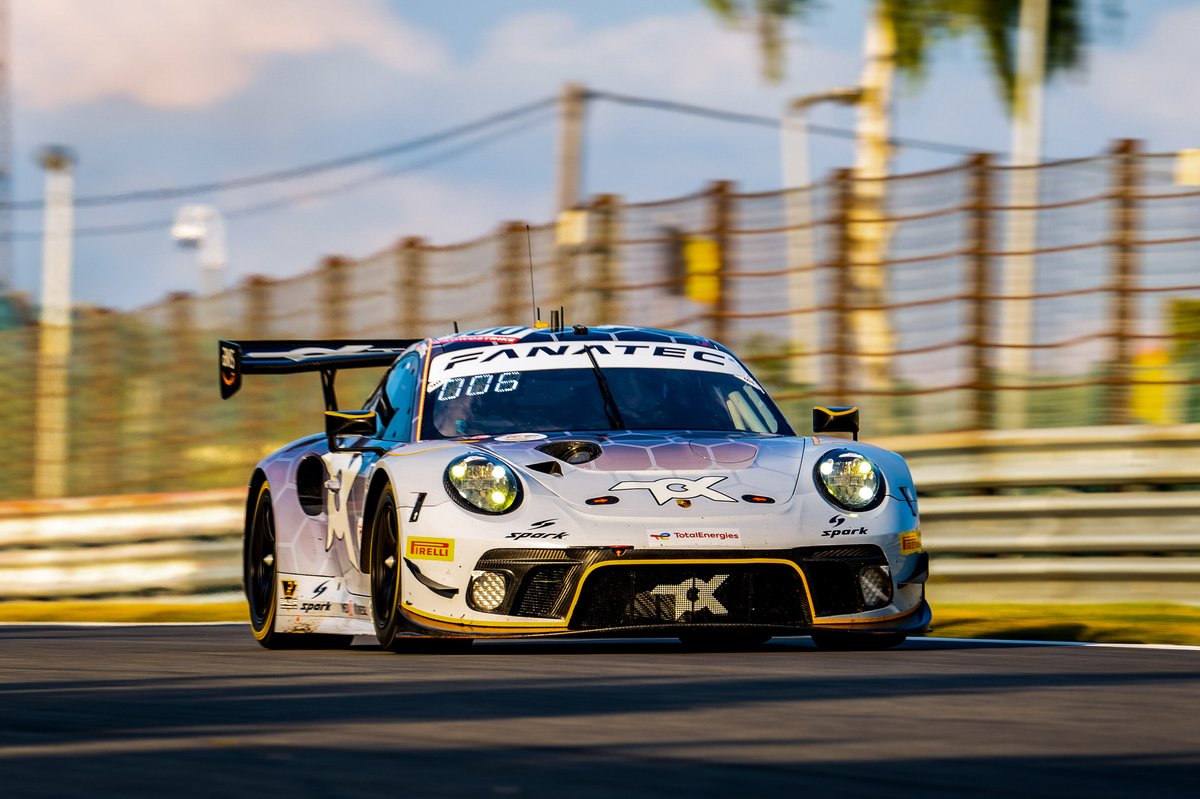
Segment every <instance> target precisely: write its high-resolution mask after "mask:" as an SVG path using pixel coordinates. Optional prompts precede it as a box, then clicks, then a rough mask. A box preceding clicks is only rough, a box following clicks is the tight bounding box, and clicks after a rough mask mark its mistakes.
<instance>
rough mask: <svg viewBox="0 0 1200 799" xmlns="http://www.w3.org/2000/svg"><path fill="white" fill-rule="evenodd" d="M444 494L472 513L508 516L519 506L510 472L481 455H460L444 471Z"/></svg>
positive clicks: (518, 492) (517, 489)
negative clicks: (507, 514)
mask: <svg viewBox="0 0 1200 799" xmlns="http://www.w3.org/2000/svg"><path fill="white" fill-rule="evenodd" d="M446 493H447V494H449V495H450V498H451V499H453V500H454V501H455V502H457V503H458V504H459V505H462V506H463V507H464V508H466V509H467V510H471V511H475V512H476V513H497V514H498V513H508V512H509V511H510V510H512V509H514V508H516V507H517V505H520V504H521V482H520V481H519V480H518V479H517V476H516V475H515V474H513V470H512V469H510V468H508V466H507V465H506V464H505V463H503V462H502V461H500V460H499V459H497V458H494V457H492V456H491V455H485V454H483V453H471V454H470V455H460V456H459V457H457V458H455V459H454V460H452V461H450V465H449V466H447V467H446Z"/></svg>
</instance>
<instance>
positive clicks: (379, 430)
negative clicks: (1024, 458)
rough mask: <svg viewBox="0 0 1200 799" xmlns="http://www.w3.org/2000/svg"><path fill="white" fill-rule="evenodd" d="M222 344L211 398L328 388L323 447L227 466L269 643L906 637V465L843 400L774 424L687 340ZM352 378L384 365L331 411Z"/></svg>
mask: <svg viewBox="0 0 1200 799" xmlns="http://www.w3.org/2000/svg"><path fill="white" fill-rule="evenodd" d="M219 346H220V382H221V393H222V396H223V397H225V398H228V397H230V396H232V395H233V394H234V393H235V392H236V391H237V390H238V388H239V387H240V385H241V381H242V376H243V375H245V374H253V373H271V372H298V371H317V372H320V374H321V378H322V384H323V386H324V389H325V403H326V408H327V409H328V410H327V411H326V414H325V432H324V433H323V434H318V435H313V436H309V437H307V438H303V439H300V440H298V441H295V442H293V443H291V444H288V445H287V446H285V447H283V448H282V449H280V450H278V451H277V452H275V453H273V454H272V455H270V456H268V457H266V458H265V459H263V461H262V462H261V463H259V464H258V466H257V467H256V468H255V469H254V472H253V474H252V475H251V477H250V483H249V494H248V497H247V503H246V527H245V547H244V552H245V564H244V566H245V572H244V577H245V580H244V584H245V591H246V598H247V600H248V601H249V606H250V620H251V627H252V629H253V632H254V636H255V638H256V639H257V640H258V641H259V642H260V643H261V644H262V645H263V646H266V647H268V648H281V647H289V646H340V645H348V644H349V643H350V640H351V637H352V636H354V635H364V634H374V635H376V636H377V637H378V639H379V642H380V643H381V644H382V645H383V646H384V647H387V648H391V649H401V648H403V647H405V646H408V645H409V644H408V643H406V642H408V641H410V640H420V641H426V642H430V641H434V642H437V641H439V640H440V641H443V642H447V641H457V642H460V643H463V642H469V641H471V640H472V639H482V638H508V637H530V636H568V635H573V636H611V635H618V636H622V637H628V636H653V637H663V636H673V637H678V638H680V639H682V640H683V641H685V642H689V643H694V644H699V645H705V646H752V645H756V644H758V643H761V642H764V641H766V640H767V639H768V638H770V637H771V636H773V635H810V636H812V638H813V640H814V641H815V642H816V643H817V645H819V646H822V647H829V648H884V647H890V646H895V645H896V644H898V643H900V642H902V641H903V640H904V639H905V637H906V636H908V635H912V634H916V633H920V632H923V631H925V630H926V629H927V628H928V626H929V622H930V611H929V606H928V604H926V602H925V591H924V583H925V580H926V578H927V576H928V558H927V556H926V554H925V553H924V552H923V551H922V548H921V534H920V530H919V521H918V515H917V497H916V491H915V488H914V486H913V480H912V476H911V474H910V473H909V470H908V466H907V465H906V464H905V462H904V460H903V459H902V458H901V457H900V456H899V455H897V454H895V453H893V452H890V451H887V450H884V449H880V448H878V447H874V446H871V445H869V444H865V443H862V442H859V441H857V433H858V411H857V410H856V409H853V408H817V409H814V413H813V417H814V433H815V434H814V435H812V436H799V435H796V434H795V433H794V432H793V431H792V429H791V427H790V426H789V425H788V422H787V420H786V419H784V417H783V415H782V414H781V413H780V411H779V409H778V408H777V407H776V406H775V404H774V402H772V400H771V398H770V397H769V396H768V395H767V394H766V393H765V392H764V391H763V389H762V387H761V386H760V385H759V383H758V381H757V380H755V378H754V377H753V376H752V375H751V374H750V372H749V371H748V370H747V369H746V367H745V366H744V365H743V364H742V363H741V362H740V361H739V360H738V359H737V358H736V357H735V356H734V355H733V354H732V353H731V352H730V351H729V350H727V349H725V348H724V347H722V346H721V345H720V344H717V343H715V342H713V341H710V340H708V339H705V338H702V337H699V336H692V335H687V334H682V333H674V332H668V331H662V330H653V329H647V328H635V327H621V326H601V327H592V328H587V327H584V326H582V325H576V326H573V327H570V328H566V327H556V328H544V327H535V328H526V327H508V328H492V329H487V330H477V331H473V332H469V333H462V334H455V335H452V336H446V337H443V338H435V339H424V340H419V341H242V342H234V341H222V342H220V345H219ZM368 366H375V367H379V366H387V367H389V368H388V370H387V373H386V374H385V375H384V377H383V379H382V380H381V381H380V383H379V385H378V387H377V388H376V389H375V391H374V392H373V393H372V394H371V396H370V397H369V398H368V399H367V401H366V403H365V404H364V407H363V409H362V410H353V411H345V410H338V404H337V400H336V397H335V393H334V376H335V374H336V372H337V370H339V369H347V368H357V367H368ZM831 433H842V434H846V433H849V434H851V435H853V437H854V438H853V440H852V439H850V438H848V437H844V436H842V437H838V436H833V435H829V434H831Z"/></svg>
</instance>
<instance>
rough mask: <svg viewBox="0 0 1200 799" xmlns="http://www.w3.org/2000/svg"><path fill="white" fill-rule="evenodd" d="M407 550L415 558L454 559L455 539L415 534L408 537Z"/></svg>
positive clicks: (409, 555)
mask: <svg viewBox="0 0 1200 799" xmlns="http://www.w3.org/2000/svg"><path fill="white" fill-rule="evenodd" d="M406 551H407V552H408V557H410V558H412V559H413V560H454V540H453V539H451V538H426V537H424V536H414V537H412V538H410V539H408V549H407V550H406Z"/></svg>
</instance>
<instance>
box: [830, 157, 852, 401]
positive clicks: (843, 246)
mask: <svg viewBox="0 0 1200 799" xmlns="http://www.w3.org/2000/svg"><path fill="white" fill-rule="evenodd" d="M853 176H854V172H853V171H852V170H850V169H839V170H837V172H836V173H834V177H833V185H834V212H833V218H832V220H831V224H832V225H833V240H834V246H833V248H832V250H831V252H830V259H829V263H828V264H827V266H828V268H829V269H832V270H834V273H833V286H834V288H833V294H834V300H833V316H834V319H833V342H832V343H833V400H834V403H835V404H836V405H848V404H849V403H850V374H851V370H852V369H853V368H854V347H855V335H854V328H853V326H852V324H851V323H852V320H853V316H854V308H853V297H854V294H855V292H854V276H853V274H852V273H851V270H852V269H853V267H852V265H851V263H850V257H851V250H852V248H853V246H854V242H853V239H852V236H851V230H850V216H851V214H852V212H853V210H854V179H853Z"/></svg>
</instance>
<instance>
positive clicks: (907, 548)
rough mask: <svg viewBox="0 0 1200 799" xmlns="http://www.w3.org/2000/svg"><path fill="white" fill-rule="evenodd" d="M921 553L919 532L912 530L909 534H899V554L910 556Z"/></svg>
mask: <svg viewBox="0 0 1200 799" xmlns="http://www.w3.org/2000/svg"><path fill="white" fill-rule="evenodd" d="M920 551H921V531H920V530H912V531H911V532H907V533H901V534H900V554H901V555H911V554H913V553H914V552H920Z"/></svg>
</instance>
